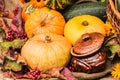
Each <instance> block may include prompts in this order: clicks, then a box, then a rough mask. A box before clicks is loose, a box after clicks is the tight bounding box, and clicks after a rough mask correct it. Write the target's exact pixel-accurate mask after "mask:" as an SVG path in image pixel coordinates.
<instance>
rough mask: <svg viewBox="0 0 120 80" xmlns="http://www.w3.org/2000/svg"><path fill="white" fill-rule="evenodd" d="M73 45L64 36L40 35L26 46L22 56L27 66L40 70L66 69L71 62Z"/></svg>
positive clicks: (29, 40) (30, 39)
mask: <svg viewBox="0 0 120 80" xmlns="http://www.w3.org/2000/svg"><path fill="white" fill-rule="evenodd" d="M71 47H72V46H71V43H70V42H69V41H68V40H67V39H66V38H65V37H63V36H62V35H58V34H51V33H49V34H39V35H35V36H34V37H32V38H29V39H28V41H27V42H26V43H25V44H24V46H23V47H22V49H21V55H22V57H23V58H24V59H25V60H26V62H27V64H28V65H29V66H30V67H31V68H32V69H34V68H36V67H37V68H38V69H39V70H43V71H44V70H48V69H51V68H55V67H65V66H66V65H67V64H68V62H69V60H70V49H71Z"/></svg>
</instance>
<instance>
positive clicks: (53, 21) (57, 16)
mask: <svg viewBox="0 0 120 80" xmlns="http://www.w3.org/2000/svg"><path fill="white" fill-rule="evenodd" d="M64 26H65V19H64V17H63V16H62V14H61V13H60V12H58V11H56V10H52V9H49V8H47V7H43V8H41V9H37V10H35V11H34V12H33V13H31V15H30V17H29V18H28V20H27V21H26V23H25V31H26V33H27V36H28V37H31V36H33V35H36V34H41V33H55V34H60V35H63V34H64Z"/></svg>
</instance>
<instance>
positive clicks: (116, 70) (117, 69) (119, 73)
mask: <svg viewBox="0 0 120 80" xmlns="http://www.w3.org/2000/svg"><path fill="white" fill-rule="evenodd" d="M111 74H112V76H113V77H114V78H119V79H120V63H117V64H115V66H114V67H113V68H112V72H111Z"/></svg>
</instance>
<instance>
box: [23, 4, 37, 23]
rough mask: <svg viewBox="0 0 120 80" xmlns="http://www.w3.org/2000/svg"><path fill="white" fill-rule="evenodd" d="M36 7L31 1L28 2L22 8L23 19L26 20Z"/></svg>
mask: <svg viewBox="0 0 120 80" xmlns="http://www.w3.org/2000/svg"><path fill="white" fill-rule="evenodd" d="M35 10H36V8H35V7H34V6H33V5H32V4H31V3H30V2H29V3H26V4H25V5H24V7H23V9H22V19H23V20H24V21H26V20H27V19H28V17H29V16H30V14H31V13H32V12H34V11H35Z"/></svg>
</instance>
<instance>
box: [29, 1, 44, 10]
mask: <svg viewBox="0 0 120 80" xmlns="http://www.w3.org/2000/svg"><path fill="white" fill-rule="evenodd" d="M31 4H33V6H35V7H36V8H41V7H44V6H45V2H44V0H31Z"/></svg>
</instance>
